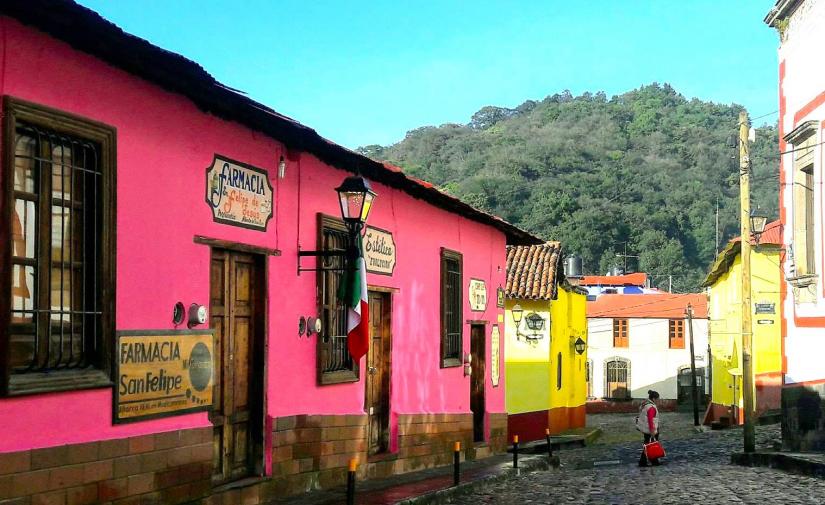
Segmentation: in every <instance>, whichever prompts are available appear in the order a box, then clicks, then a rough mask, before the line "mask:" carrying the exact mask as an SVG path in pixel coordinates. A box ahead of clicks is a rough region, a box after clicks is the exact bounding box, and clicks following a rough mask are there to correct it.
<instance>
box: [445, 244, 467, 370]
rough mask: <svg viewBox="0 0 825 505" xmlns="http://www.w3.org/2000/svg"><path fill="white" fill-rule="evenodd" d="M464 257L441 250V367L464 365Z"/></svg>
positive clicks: (453, 252)
mask: <svg viewBox="0 0 825 505" xmlns="http://www.w3.org/2000/svg"><path fill="white" fill-rule="evenodd" d="M461 270H462V257H461V254H460V253H457V252H455V251H450V250H447V249H442V250H441V367H442V368H447V367H454V366H461V365H462V359H461V358H462V356H461V350H462V339H461V329H462V324H463V322H462V316H463V307H464V305H463V304H464V300H463V297H462V271H461Z"/></svg>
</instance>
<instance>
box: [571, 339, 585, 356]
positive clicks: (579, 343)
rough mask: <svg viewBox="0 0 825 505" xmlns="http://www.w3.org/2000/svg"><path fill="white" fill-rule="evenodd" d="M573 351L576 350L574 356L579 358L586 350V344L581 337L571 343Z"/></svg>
mask: <svg viewBox="0 0 825 505" xmlns="http://www.w3.org/2000/svg"><path fill="white" fill-rule="evenodd" d="M573 349H575V350H576V354H578V355H579V356H581V355H582V354H584V351H585V350H587V342H585V341H584V340H582V338H581V337H579V338H577V339H576V341H575V342H573Z"/></svg>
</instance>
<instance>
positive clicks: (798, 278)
mask: <svg viewBox="0 0 825 505" xmlns="http://www.w3.org/2000/svg"><path fill="white" fill-rule="evenodd" d="M818 138H819V128H818V125H817V123H816V121H806V122H804V123H802V124H800V125H799V126H797V127H796V128H795V129H794V130H793V131H792V132H790V133H789V134H788V135H786V136H785V141H786V142H788V144H789V145H791V146H792V147H793V151H794V153H793V160H792V163H791V166H792V167H793V168H792V172H791V180H792V182H793V186H792V188H793V190H792V192H791V193H792V195H791V200H792V209H791V215H792V216H793V229H792V230H791V231H790V233H791V237H792V244H793V253H794V258H793V260H794V262H793V263H794V272H793V277H792V278H791V279H789V280H790V281H792V283H794V284H797V285H800V286H804V285H809V284H812V283H813V282H814V278H815V276H816V261H815V260H816V244H815V241H814V233H815V230H814V227H815V224H816V223H815V221H816V219H815V216H814V212H815V209H814V206H815V200H816V196H815V191H814V190H813V188H814V185H815V183H814V165H815V159H816V158H817V154H818V153H819V152H820V148H819V147H818V145H817V143H816V141H817V140H818Z"/></svg>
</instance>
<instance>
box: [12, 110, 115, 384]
mask: <svg viewBox="0 0 825 505" xmlns="http://www.w3.org/2000/svg"><path fill="white" fill-rule="evenodd" d="M6 107H7V111H8V116H7V122H6V124H5V127H6V140H5V142H6V145H7V146H8V147H9V148H8V149H7V150H6V152H7V158H6V161H7V165H6V166H7V168H8V169H7V170H6V174H7V177H6V181H7V182H8V187H9V191H8V193H7V194H6V195H5V196H6V197H7V198H9V201H10V205H9V206H8V209H9V216H8V217H7V218H6V219H4V224H6V226H9V228H10V229H9V232H10V233H9V236H10V237H11V241H10V244H9V246H8V247H7V248H6V250H5V251H4V252H5V255H7V258H8V263H7V264H8V265H9V266H10V274H11V275H10V283H9V287H8V288H7V293H9V294H10V296H9V306H8V312H5V314H4V315H6V317H8V320H7V321H5V324H4V325H3V326H5V327H6V328H8V333H7V335H8V339H7V341H6V342H5V343H4V344H5V345H3V346H2V352H3V353H4V356H3V360H2V363H0V364H2V365H3V367H2V368H3V370H4V372H5V373H4V375H3V378H4V379H5V380H4V381H3V385H4V388H3V389H4V392H5V393H7V394H25V393H36V392H43V391H54V390H64V389H78V388H85V387H99V386H104V385H108V384H110V381H109V378H108V373H107V372H108V368H109V362H110V359H109V355H108V350H109V349H110V348H111V342H110V340H111V339H112V337H113V331H112V321H113V317H114V314H113V312H114V303H113V298H114V296H113V269H112V265H113V264H114V262H113V256H114V252H113V247H112V242H111V240H110V236H111V235H110V230H111V228H112V226H113V221H114V220H113V212H114V203H113V197H112V196H111V194H112V187H113V180H114V173H113V172H114V170H113V169H112V168H111V166H109V165H110V164H111V163H112V162H113V161H114V156H113V149H114V131H113V130H111V129H110V128H108V127H104V126H103V125H98V124H96V123H91V122H87V121H85V120H81V119H79V118H76V117H74V116H69V115H65V114H62V113H59V112H56V111H52V110H51V109H46V108H43V107H39V106H36V105H33V104H28V103H26V102H21V101H18V100H15V99H10V98H7V99H6ZM0 231H2V229H0ZM107 295H108V296H107Z"/></svg>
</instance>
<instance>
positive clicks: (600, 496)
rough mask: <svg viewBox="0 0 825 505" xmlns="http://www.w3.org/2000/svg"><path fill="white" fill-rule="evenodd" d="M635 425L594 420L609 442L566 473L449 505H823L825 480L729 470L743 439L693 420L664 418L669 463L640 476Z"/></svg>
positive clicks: (623, 417)
mask: <svg viewBox="0 0 825 505" xmlns="http://www.w3.org/2000/svg"><path fill="white" fill-rule="evenodd" d="M666 414H667V413H666ZM633 417H635V416H633V415H629V414H600V415H595V416H588V420H587V421H588V425H590V426H598V427H601V428H602V429H603V431H604V435H603V436H604V437H605V438H604V439H603V440H602V441H601V442H600V443H597V444H594V445H592V446H589V447H586V448H583V449H574V450H570V451H561V452H560V453H559V455H560V458H561V462H562V466H561V468H560V469H558V470H551V471H547V472H538V473H533V474H529V475H525V476H522V477H519V478H516V479H511V480H508V481H505V482H500V483H496V484H494V485H491V486H487V487H485V488H484V489H483V490H480V491H478V492H475V493H470V494H465V495H462V496H457V497H455V498H453V499H452V501H450V502H449V503H454V504H467V505H470V504H472V505H483V504H496V505H507V504H519V505H522V504H531V503H542V504H556V503H565V504H566V503H588V504H591V503H592V504H603V503H610V504H613V503H616V504H625V503H634V504H635V503H651V504H659V503H661V504H686V503H748V504H750V503H753V504H759V505H767V504H773V503H783V504H785V503H786V504H802V503H825V480H820V479H816V478H811V477H804V476H799V475H793V474H789V473H785V472H782V471H779V470H773V469H769V468H748V467H741V466H736V465H731V464H730V457H731V453H733V452H736V451H741V446H742V431H741V430H740V429H732V430H726V431H710V432H703V433H696V432H695V431H694V430H693V426H692V422H693V421H692V415H691V414H680V413H669V414H667V415H665V416H663V433H662V443H663V445H664V446H665V450H666V451H667V453H668V457H667V461H666V463H665V464H664V465H662V466H660V467H652V468H651V467H648V468H639V467H638V466H637V462H638V457H639V451H640V447H641V441H640V440H639V441H627V440H633V439H634V437H635V438H636V439H640V438H641V437H640V435H639V434H638V433H637V432H635V429H634V428H633V427H632V422H633ZM669 434H670V435H669ZM779 438H780V434H779V426H778V425H771V426H760V427H758V428H757V448H760V449H761V448H766V449H767V448H771V447H773V445H774V443H775V442H776V441H778V440H779ZM594 463H596V464H597V465H598V466H594Z"/></svg>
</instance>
